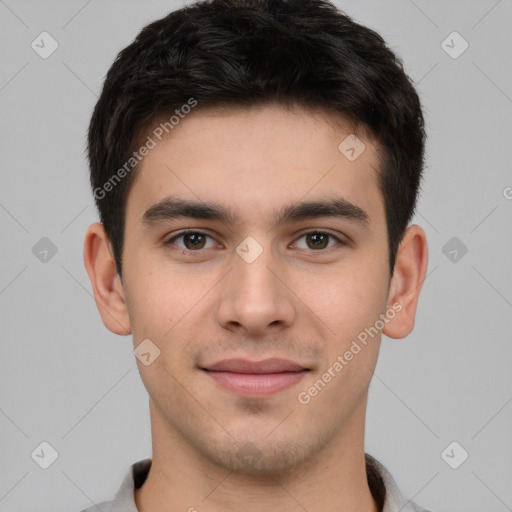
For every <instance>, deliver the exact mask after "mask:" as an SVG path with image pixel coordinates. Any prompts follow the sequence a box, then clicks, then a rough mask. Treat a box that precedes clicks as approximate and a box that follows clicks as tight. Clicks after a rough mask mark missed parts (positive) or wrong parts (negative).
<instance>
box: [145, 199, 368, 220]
mask: <svg viewBox="0 0 512 512" xmlns="http://www.w3.org/2000/svg"><path fill="white" fill-rule="evenodd" d="M181 217H188V218H192V219H204V220H217V221H221V222H223V223H226V224H237V223H238V222H239V217H238V214H237V212H236V211H235V210H233V209H231V208H228V207H225V206H223V205H221V204H218V203H214V202H211V201H205V202H203V201H193V200H188V199H183V198H179V197H176V196H170V197H166V198H165V199H162V200H161V201H160V202H158V203H156V204H154V205H153V206H151V207H150V208H148V210H146V212H145V213H144V215H143V216H142V224H143V225H145V226H146V227H148V228H151V227H153V226H156V225H158V224H160V223H164V222H166V221H169V220H173V219H177V218H181ZM321 217H338V218H342V219H346V220H348V221H352V222H355V223H357V224H360V225H361V226H363V227H365V228H368V227H369V225H370V216H369V215H368V213H366V212H365V211H364V210H363V209H362V208H360V207H359V206H357V205H355V204H353V203H351V202H350V201H348V200H347V199H344V198H342V197H334V198H331V199H323V200H316V201H306V202H297V203H291V204H287V205H284V206H282V207H281V208H279V209H278V210H275V211H274V223H275V225H283V224H286V223H290V222H294V221H295V222H297V221H300V220H307V219H314V218H321Z"/></svg>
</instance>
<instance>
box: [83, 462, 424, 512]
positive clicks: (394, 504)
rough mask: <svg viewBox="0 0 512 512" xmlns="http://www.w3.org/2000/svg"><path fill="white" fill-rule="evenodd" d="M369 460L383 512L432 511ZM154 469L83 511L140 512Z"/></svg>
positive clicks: (137, 466)
mask: <svg viewBox="0 0 512 512" xmlns="http://www.w3.org/2000/svg"><path fill="white" fill-rule="evenodd" d="M365 457H366V474H367V478H368V485H369V487H370V490H371V493H372V495H373V497H374V498H375V500H376V502H377V504H378V506H379V508H380V511H381V512H429V511H428V510H427V509H424V508H421V507H419V506H418V505H415V504H414V503H413V502H412V501H408V500H406V499H404V498H403V497H402V495H401V494H400V491H399V490H398V487H397V485H396V483H395V481H394V480H393V477H392V476H391V474H390V473H389V471H388V470H387V469H386V468H385V467H384V466H383V465H382V464H381V463H380V462H379V461H378V460H377V459H375V458H373V457H372V456H371V455H368V454H366V455H365ZM150 468H151V459H144V460H140V461H139V462H135V463H134V464H132V465H131V466H130V467H129V469H128V471H127V472H126V474H125V476H124V479H123V482H122V483H121V487H119V490H118V491H117V493H116V495H115V497H114V499H113V500H112V501H102V502H101V503H98V504H97V505H93V506H92V507H89V508H88V509H84V510H82V511H81V512H139V511H138V510H137V507H136V505H135V497H134V490H135V489H136V488H139V487H141V486H142V484H143V483H144V481H145V480H146V477H147V476H148V473H149V469H150Z"/></svg>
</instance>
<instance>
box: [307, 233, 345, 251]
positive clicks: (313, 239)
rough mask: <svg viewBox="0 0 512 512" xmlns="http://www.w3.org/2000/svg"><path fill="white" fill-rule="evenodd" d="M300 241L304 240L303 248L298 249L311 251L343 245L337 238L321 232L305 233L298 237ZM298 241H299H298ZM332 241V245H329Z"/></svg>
mask: <svg viewBox="0 0 512 512" xmlns="http://www.w3.org/2000/svg"><path fill="white" fill-rule="evenodd" d="M300 239H305V241H306V243H305V247H304V246H302V247H299V249H311V250H313V251H315V250H316V251H318V250H322V249H326V248H330V247H333V246H334V245H336V243H338V244H343V241H342V240H340V239H339V238H338V237H336V236H334V235H331V234H330V233H323V232H321V231H312V232H310V233H306V234H304V235H302V236H301V237H300ZM300 239H299V240H300ZM331 239H332V241H333V242H332V243H331V244H330V245H329V243H330V241H331Z"/></svg>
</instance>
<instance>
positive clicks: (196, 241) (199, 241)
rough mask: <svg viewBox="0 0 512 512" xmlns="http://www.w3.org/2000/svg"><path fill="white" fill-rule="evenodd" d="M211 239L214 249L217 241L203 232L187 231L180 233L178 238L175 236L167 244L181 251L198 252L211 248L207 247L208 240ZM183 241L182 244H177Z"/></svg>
mask: <svg viewBox="0 0 512 512" xmlns="http://www.w3.org/2000/svg"><path fill="white" fill-rule="evenodd" d="M208 238H210V239H211V240H212V242H213V243H211V244H210V247H214V246H215V245H216V244H215V241H214V240H213V239H212V237H211V236H209V235H207V234H206V233H202V232H201V231H186V232H183V233H180V234H178V235H176V236H173V237H172V238H171V239H169V240H168V241H167V242H166V245H171V244H173V245H176V246H177V247H179V248H180V249H186V250H188V251H198V250H200V249H208V248H210V247H206V243H207V239H208ZM180 239H181V240H182V241H183V242H182V244H179V243H177V242H176V241H177V240H180Z"/></svg>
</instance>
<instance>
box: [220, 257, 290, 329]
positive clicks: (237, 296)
mask: <svg viewBox="0 0 512 512" xmlns="http://www.w3.org/2000/svg"><path fill="white" fill-rule="evenodd" d="M233 265H234V268H233V269H232V270H231V272H229V273H228V275H227V276H226V277H227V279H226V280H225V281H224V283H223V288H222V292H221V295H220V299H219V303H218V309H217V317H218V322H219V324H220V325H221V326H222V327H224V328H225V329H228V330H231V331H234V332H237V331H238V332H242V331H243V334H245V335H253V336H261V335H265V334H273V333H275V332H277V331H278V330H281V329H284V328H286V327H289V326H290V325H292V324H293V322H294V320H295V317H296V307H295V305H294V295H293V291H292V290H291V288H290V287H289V286H287V283H286V275H285V272H284V270H283V268H282V266H280V264H279V262H278V261H277V259H276V258H274V257H273V255H272V251H271V250H270V249H265V250H264V251H263V252H262V254H260V255H259V256H258V257H257V258H256V260H254V261H252V262H250V263H249V262H248V261H246V260H244V259H243V258H242V257H240V256H239V255H238V254H236V255H235V256H234V263H233Z"/></svg>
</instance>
